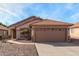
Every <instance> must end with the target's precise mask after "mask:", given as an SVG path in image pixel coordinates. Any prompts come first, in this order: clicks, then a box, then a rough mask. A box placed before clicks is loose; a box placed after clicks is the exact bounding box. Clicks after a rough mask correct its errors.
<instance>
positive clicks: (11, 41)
mask: <svg viewBox="0 0 79 59" xmlns="http://www.w3.org/2000/svg"><path fill="white" fill-rule="evenodd" d="M7 42H9V43H14V44H34V43H33V42H32V43H23V42H18V41H14V40H7Z"/></svg>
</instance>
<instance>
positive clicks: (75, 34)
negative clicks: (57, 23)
mask: <svg viewBox="0 0 79 59" xmlns="http://www.w3.org/2000/svg"><path fill="white" fill-rule="evenodd" d="M70 37H71V38H73V39H79V28H70Z"/></svg>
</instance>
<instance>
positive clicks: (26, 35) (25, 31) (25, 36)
mask: <svg viewBox="0 0 79 59" xmlns="http://www.w3.org/2000/svg"><path fill="white" fill-rule="evenodd" d="M20 39H22V40H31V32H30V29H29V28H21V29H20Z"/></svg>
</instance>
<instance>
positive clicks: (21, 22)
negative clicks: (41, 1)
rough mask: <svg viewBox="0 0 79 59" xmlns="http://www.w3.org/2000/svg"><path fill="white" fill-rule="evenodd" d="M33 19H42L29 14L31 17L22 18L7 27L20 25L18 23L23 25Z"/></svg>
mask: <svg viewBox="0 0 79 59" xmlns="http://www.w3.org/2000/svg"><path fill="white" fill-rule="evenodd" d="M34 20H42V19H41V18H40V17H36V16H31V17H28V18H27V19H24V20H22V21H19V22H17V23H15V24H12V25H10V26H9V27H15V26H20V25H23V24H25V23H28V22H31V21H34Z"/></svg>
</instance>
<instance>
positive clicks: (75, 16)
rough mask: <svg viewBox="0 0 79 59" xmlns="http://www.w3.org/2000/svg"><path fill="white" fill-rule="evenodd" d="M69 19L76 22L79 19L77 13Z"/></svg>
mask: <svg viewBox="0 0 79 59" xmlns="http://www.w3.org/2000/svg"><path fill="white" fill-rule="evenodd" d="M70 18H71V19H73V20H78V19H79V13H75V14H74V15H72V16H70Z"/></svg>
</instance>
